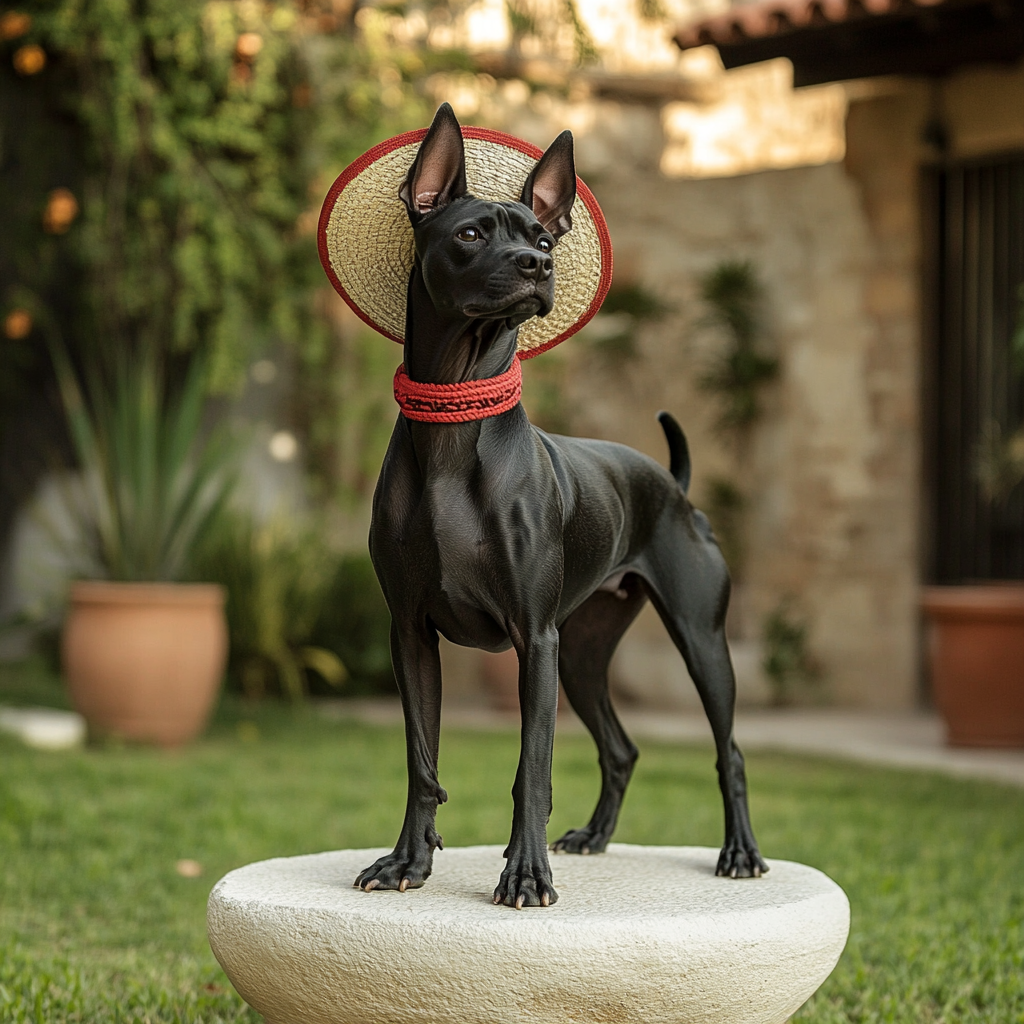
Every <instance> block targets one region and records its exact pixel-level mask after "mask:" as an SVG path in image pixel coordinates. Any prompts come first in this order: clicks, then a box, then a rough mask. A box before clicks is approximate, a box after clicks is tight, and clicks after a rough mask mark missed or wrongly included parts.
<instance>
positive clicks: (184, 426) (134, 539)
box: [51, 342, 234, 582]
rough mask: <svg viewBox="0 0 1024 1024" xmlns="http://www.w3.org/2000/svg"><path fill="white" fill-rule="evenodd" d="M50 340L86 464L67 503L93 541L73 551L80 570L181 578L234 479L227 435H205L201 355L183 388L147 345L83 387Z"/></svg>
mask: <svg viewBox="0 0 1024 1024" xmlns="http://www.w3.org/2000/svg"><path fill="white" fill-rule="evenodd" d="M51 349H52V354H53V360H54V365H55V367H56V372H57V380H58V383H59V385H60V391H61V398H62V400H63V403H64V410H65V413H66V416H67V421H68V428H69V432H70V434H71V439H72V442H73V444H74V448H75V454H76V455H77V459H78V465H79V468H80V470H81V474H82V476H81V484H82V486H81V491H80V494H78V495H76V494H73V493H72V494H71V496H70V500H69V503H68V504H69V507H70V509H71V511H72V512H73V514H74V515H75V518H76V520H77V525H78V526H79V531H78V539H79V540H80V541H84V545H85V550H84V551H75V552H72V554H73V555H75V556H77V557H78V559H79V561H80V563H81V564H80V565H79V569H80V571H82V572H84V574H85V575H89V576H100V577H102V578H106V579H111V580H126V581H136V582H138V581H154V580H178V579H181V578H182V577H183V576H184V575H185V574H186V573H187V571H188V569H189V560H190V558H191V557H192V554H193V548H194V546H195V545H196V544H197V543H201V542H202V540H203V538H204V536H205V534H206V533H207V532H208V531H209V530H210V527H211V524H212V523H213V522H214V520H215V519H216V517H217V515H218V513H219V512H220V510H221V508H222V507H223V505H224V502H225V500H226V499H227V497H228V495H229V494H230V491H231V488H232V486H233V483H234V477H233V472H232V462H233V458H234V448H233V446H232V445H231V444H230V442H229V439H228V437H227V435H226V434H225V433H224V432H223V431H215V432H214V433H213V435H212V436H209V437H206V438H204V437H203V431H202V413H203V393H204V384H205V381H204V367H203V363H202V361H200V360H196V361H194V362H193V364H192V366H191V368H190V369H189V371H188V375H187V376H186V378H185V381H184V383H183V384H182V385H181V387H180V389H179V390H178V391H177V393H176V394H171V395H169V394H168V390H167V388H166V387H165V384H164V372H163V370H162V368H161V366H160V365H158V363H157V362H156V360H155V358H154V357H153V356H151V355H148V354H146V355H140V356H131V355H125V356H123V357H122V359H120V360H119V365H118V367H117V372H116V375H115V382H114V384H113V386H112V387H110V386H108V385H107V384H106V383H105V381H104V379H103V377H102V376H100V374H99V373H96V372H93V373H90V374H89V376H88V377H87V380H86V385H85V387H84V389H83V387H82V385H81V383H80V381H79V378H78V375H77V374H76V372H75V370H74V369H73V367H72V365H71V361H70V359H69V358H68V355H67V353H66V351H65V350H64V348H63V346H62V345H60V344H59V343H57V342H53V343H52V346H51ZM83 392H84V393H83Z"/></svg>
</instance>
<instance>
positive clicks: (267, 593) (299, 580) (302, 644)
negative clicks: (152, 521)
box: [195, 514, 347, 701]
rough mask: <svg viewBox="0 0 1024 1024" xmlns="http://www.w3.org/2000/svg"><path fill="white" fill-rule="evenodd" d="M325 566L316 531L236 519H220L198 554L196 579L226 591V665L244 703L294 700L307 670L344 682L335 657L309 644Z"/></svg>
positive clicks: (324, 587) (328, 566) (328, 559)
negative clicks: (268, 698)
mask: <svg viewBox="0 0 1024 1024" xmlns="http://www.w3.org/2000/svg"><path fill="white" fill-rule="evenodd" d="M333 564H334V559H333V558H332V556H331V554H330V552H329V551H328V549H327V548H326V547H325V545H324V544H323V542H322V541H321V540H320V537H319V534H318V533H317V531H316V530H314V529H312V528H307V529H303V530H300V529H296V528H294V527H291V526H289V525H287V524H285V523H284V522H283V521H281V520H276V521H272V522H270V523H267V524H265V525H259V524H257V523H255V522H254V521H253V520H252V519H251V518H250V517H248V516H243V515H239V514H225V515H224V516H222V517H221V519H220V521H219V522H218V523H217V526H216V529H215V530H213V531H211V533H210V535H209V536H208V537H207V538H206V541H205V543H204V544H203V545H202V546H201V547H200V548H199V550H198V552H197V555H196V566H195V573H196V576H197V578H201V579H204V580H208V581H210V582H213V583H220V584H222V585H223V586H224V587H226V588H227V592H228V601H227V619H228V634H229V636H230V640H231V656H230V667H231V671H232V674H233V677H234V678H235V680H237V683H238V685H239V686H240V687H241V689H242V692H243V693H244V694H245V695H246V696H247V697H249V698H253V699H255V698H260V697H264V696H267V695H269V694H281V695H283V696H285V697H287V698H289V699H290V700H293V701H298V700H301V699H302V698H303V697H304V696H305V695H306V693H307V691H308V682H307V678H306V674H307V672H309V671H313V672H316V673H317V674H318V675H319V676H320V677H321V678H322V679H324V680H326V681H327V682H328V683H330V684H331V685H332V686H340V685H341V684H342V683H343V682H344V680H345V678H346V675H347V672H346V669H345V666H344V664H343V663H342V661H341V660H340V659H339V658H338V656H337V654H335V653H334V651H331V650H327V649H326V648H324V647H320V646H317V645H315V644H314V643H313V642H312V636H313V631H314V628H315V626H316V623H317V619H318V616H319V615H320V613H321V608H322V606H323V603H324V598H325V596H326V594H327V591H328V587H329V586H330V584H331V582H332V581H331V571H332V567H333Z"/></svg>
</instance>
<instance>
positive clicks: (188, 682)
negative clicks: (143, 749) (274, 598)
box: [62, 583, 228, 746]
mask: <svg viewBox="0 0 1024 1024" xmlns="http://www.w3.org/2000/svg"><path fill="white" fill-rule="evenodd" d="M227 650H228V634H227V624H226V622H225V620H224V589H223V587H219V586H215V585H213V584H205V583H202V584H182V583H76V584H74V586H73V587H72V588H71V609H70V612H69V614H68V618H67V621H66V623H65V625H64V635H63V639H62V657H63V662H64V674H65V677H66V679H67V683H68V690H69V691H70V694H71V702H72V704H73V705H74V706H75V708H76V709H77V710H78V711H79V713H80V714H81V715H82V716H83V717H84V718H85V720H86V721H87V722H88V723H89V729H90V731H91V732H92V733H94V734H97V735H106V736H120V737H124V738H125V739H130V740H143V741H149V742H153V743H159V744H160V745H161V746H176V745H177V744H180V743H185V742H187V741H188V740H191V739H194V738H195V737H196V736H197V735H199V733H200V732H201V731H202V729H203V727H204V726H205V725H206V722H207V720H208V719H209V716H210V712H211V710H212V708H213V702H214V699H215V697H216V696H217V691H218V689H219V687H220V684H221V680H222V678H223V675H224V667H225V663H226V660H227Z"/></svg>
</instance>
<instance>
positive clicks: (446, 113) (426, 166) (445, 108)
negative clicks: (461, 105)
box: [398, 103, 467, 224]
mask: <svg viewBox="0 0 1024 1024" xmlns="http://www.w3.org/2000/svg"><path fill="white" fill-rule="evenodd" d="M466 192H467V188H466V151H465V147H464V146H463V144H462V129H461V128H460V127H459V122H458V121H457V120H456V119H455V111H454V110H452V108H451V104H450V103H442V104H441V106H440V107H438V109H437V113H436V114H435V115H434V122H433V124H431V126H430V130H429V131H428V132H427V136H426V138H425V139H424V140H423V142H422V143H421V144H420V149H419V152H418V153H417V154H416V159H415V160H414V161H413V164H412V167H410V168H409V173H408V174H407V175H406V176H405V181H403V182H402V187H401V188H400V189H399V190H398V196H399V198H400V199H401V200H402V202H403V203H405V208H406V209H407V210H408V211H409V219H410V220H411V221H412V222H413V224H416V223H417V222H418V221H419V219H420V218H421V217H423V216H424V215H425V214H428V213H432V212H433V211H434V210H440V209H442V208H443V207H445V206H447V205H448V204H449V203H450V202H451V201H452V200H453V199H458V198H459V197H460V196H464V195H465V194H466Z"/></svg>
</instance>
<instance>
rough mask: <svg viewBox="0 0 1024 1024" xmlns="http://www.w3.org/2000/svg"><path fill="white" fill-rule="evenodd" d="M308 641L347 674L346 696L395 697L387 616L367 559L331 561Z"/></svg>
mask: <svg viewBox="0 0 1024 1024" xmlns="http://www.w3.org/2000/svg"><path fill="white" fill-rule="evenodd" d="M313 639H314V642H315V643H317V644H320V645H321V646H322V647H326V648H329V649H330V650H332V651H337V653H338V654H339V655H340V656H341V659H342V661H344V662H345V665H346V666H347V667H348V670H349V672H350V674H351V678H350V681H349V685H348V686H347V687H346V690H345V692H346V694H347V695H353V694H357V693H362V694H395V693H396V692H397V690H396V687H395V676H394V672H393V671H392V668H391V613H390V612H389V611H388V606H387V602H386V601H385V600H384V595H383V593H381V589H380V584H379V583H378V582H377V574H376V573H375V572H374V569H373V563H372V562H371V561H370V556H369V555H365V554H348V555H345V556H343V557H342V558H341V559H340V560H339V561H338V563H337V566H336V568H335V570H334V573H333V575H332V578H331V581H330V583H329V584H328V587H327V590H326V592H325V594H324V597H323V601H322V603H321V606H320V614H319V616H318V618H317V622H316V626H315V627H314V630H313Z"/></svg>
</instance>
